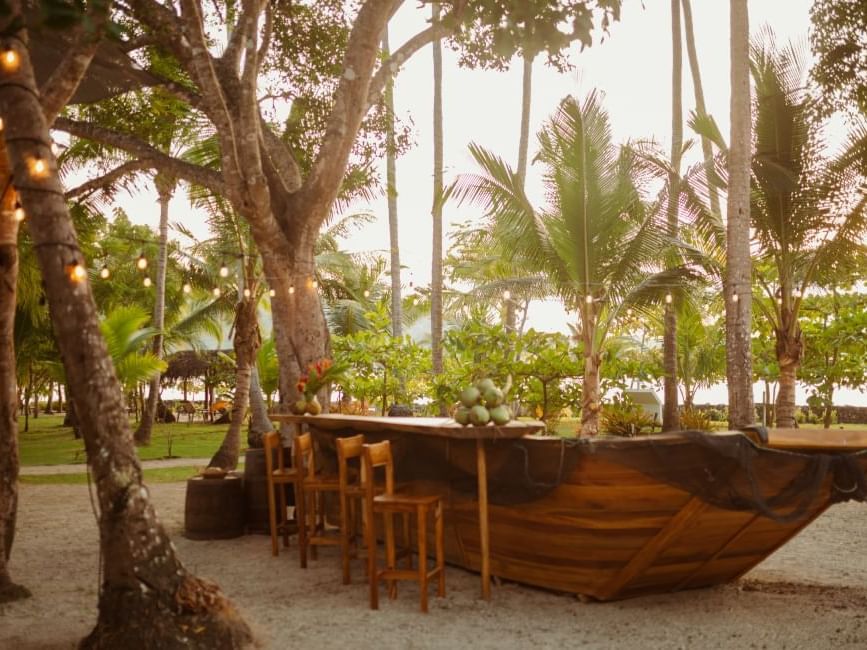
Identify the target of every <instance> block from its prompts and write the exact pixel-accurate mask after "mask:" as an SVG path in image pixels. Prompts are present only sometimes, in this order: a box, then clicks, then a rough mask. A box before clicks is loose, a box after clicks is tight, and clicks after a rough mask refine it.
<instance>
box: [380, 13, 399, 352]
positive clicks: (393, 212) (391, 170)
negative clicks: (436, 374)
mask: <svg viewBox="0 0 867 650" xmlns="http://www.w3.org/2000/svg"><path fill="white" fill-rule="evenodd" d="M382 55H383V57H384V58H385V59H388V58H389V56H391V53H390V51H389V45H388V25H386V26H385V30H384V31H383V34H382ZM382 98H383V102H384V103H385V117H386V124H385V128H386V131H385V139H386V151H385V155H386V159H385V175H386V190H385V191H386V196H387V197H388V247H389V259H390V260H391V334H392V336H394V337H399V336H401V335H402V334H403V324H402V323H401V318H402V316H401V313H400V311H401V304H400V242H399V240H398V236H397V231H398V228H397V160H396V159H397V143H396V138H395V132H394V79H393V78H392V77H389V79H388V81H386V83H385V92H384V93H383V96H382Z"/></svg>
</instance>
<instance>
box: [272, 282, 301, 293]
mask: <svg viewBox="0 0 867 650" xmlns="http://www.w3.org/2000/svg"><path fill="white" fill-rule="evenodd" d="M293 293H295V285H294V284H293V285H291V286H290V287H289V295H290V296H291V295H292V294H293ZM271 295H272V296H273V295H274V290H273V289H271Z"/></svg>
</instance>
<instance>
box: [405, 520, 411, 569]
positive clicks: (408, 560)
mask: <svg viewBox="0 0 867 650" xmlns="http://www.w3.org/2000/svg"><path fill="white" fill-rule="evenodd" d="M410 516H411V515H410V513H408V512H404V513H403V547H404V548H405V549H406V568H407V569H412V534H411V533H410V531H409V518H410Z"/></svg>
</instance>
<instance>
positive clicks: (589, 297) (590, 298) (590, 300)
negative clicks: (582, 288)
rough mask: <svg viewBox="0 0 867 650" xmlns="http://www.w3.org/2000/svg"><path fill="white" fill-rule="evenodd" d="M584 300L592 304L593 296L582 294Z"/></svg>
mask: <svg viewBox="0 0 867 650" xmlns="http://www.w3.org/2000/svg"><path fill="white" fill-rule="evenodd" d="M584 302H586V303H587V304H588V305H592V304H593V296H590V295H587V296H584Z"/></svg>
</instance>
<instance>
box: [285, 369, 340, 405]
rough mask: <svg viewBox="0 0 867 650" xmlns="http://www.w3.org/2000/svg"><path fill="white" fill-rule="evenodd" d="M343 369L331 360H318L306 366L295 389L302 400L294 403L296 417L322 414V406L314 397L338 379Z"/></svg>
mask: <svg viewBox="0 0 867 650" xmlns="http://www.w3.org/2000/svg"><path fill="white" fill-rule="evenodd" d="M343 370H344V367H343V366H339V365H335V364H334V362H333V361H332V360H331V359H319V360H318V361H314V362H313V363H310V364H308V365H307V371H306V372H304V373H303V374H302V375H301V377H299V378H298V383H297V384H296V385H295V388H297V389H298V392H299V393H301V395H303V398H302V399H299V400H298V401H297V402H295V408H294V411H295V413H297V414H298V415H303V414H304V413H309V414H310V415H319V414H320V413H322V405H321V404H320V403H319V400H318V399H317V397H316V393H318V392H319V390H320V389H321V388H322V387H323V386H326V385H328V384H329V383H331V382H332V381H334V380H335V379H337V378H339V377H340V375H341V373H342V372H343Z"/></svg>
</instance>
